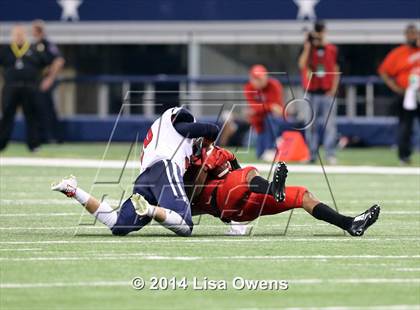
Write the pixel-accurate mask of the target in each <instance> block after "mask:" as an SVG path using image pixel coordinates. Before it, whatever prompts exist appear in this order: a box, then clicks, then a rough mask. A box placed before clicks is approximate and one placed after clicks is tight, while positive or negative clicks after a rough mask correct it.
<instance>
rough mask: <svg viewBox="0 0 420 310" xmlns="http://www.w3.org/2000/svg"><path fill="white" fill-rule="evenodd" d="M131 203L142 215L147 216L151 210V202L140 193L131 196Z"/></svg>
mask: <svg viewBox="0 0 420 310" xmlns="http://www.w3.org/2000/svg"><path fill="white" fill-rule="evenodd" d="M130 200H131V203H132V204H133V206H134V209H135V210H136V213H137V214H138V215H140V216H146V215H147V213H148V211H149V206H150V204H149V203H148V202H147V200H146V199H145V198H144V197H143V196H142V195H140V194H137V193H136V194H133V196H131V198H130Z"/></svg>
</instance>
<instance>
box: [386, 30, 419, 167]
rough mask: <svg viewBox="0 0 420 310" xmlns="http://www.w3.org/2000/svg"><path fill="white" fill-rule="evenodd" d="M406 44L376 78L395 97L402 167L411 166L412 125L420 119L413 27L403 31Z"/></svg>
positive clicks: (416, 35)
mask: <svg viewBox="0 0 420 310" xmlns="http://www.w3.org/2000/svg"><path fill="white" fill-rule="evenodd" d="M405 37H406V44H403V45H400V46H398V47H396V48H394V49H393V50H392V51H391V52H389V54H388V55H387V56H386V58H385V59H384V61H383V62H382V64H381V65H380V66H379V69H378V71H379V74H380V76H381V77H382V79H383V80H384V82H385V84H386V85H387V86H388V87H389V88H390V89H391V90H392V91H393V92H394V93H395V102H396V104H397V111H398V118H399V125H398V156H399V159H400V161H401V163H402V164H408V163H410V156H411V152H412V143H411V135H412V133H413V121H414V119H415V118H416V116H417V117H419V115H420V108H419V106H418V100H417V99H416V92H418V90H419V85H420V42H419V41H420V38H419V32H418V30H417V28H416V26H415V25H409V26H407V28H406V30H405Z"/></svg>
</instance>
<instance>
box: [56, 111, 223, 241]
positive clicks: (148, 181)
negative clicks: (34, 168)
mask: <svg viewBox="0 0 420 310" xmlns="http://www.w3.org/2000/svg"><path fill="white" fill-rule="evenodd" d="M218 133H219V128H218V126H217V125H215V124H211V123H200V122H196V121H195V119H194V116H193V115H192V114H191V113H190V112H189V111H188V110H186V109H185V108H171V109H168V110H166V111H165V112H164V113H163V114H162V116H161V117H160V118H158V119H157V120H156V121H155V122H154V123H153V124H152V126H151V127H150V129H149V131H148V132H147V135H146V138H145V139H144V143H143V152H142V155H141V169H140V175H139V176H138V177H137V179H136V181H135V185H134V189H133V195H132V196H131V197H130V198H129V199H127V200H126V201H125V202H124V203H123V205H122V206H121V208H120V209H119V210H118V213H117V212H116V210H113V209H112V208H111V206H110V205H109V204H108V203H107V202H105V201H103V202H99V201H98V200H97V199H96V198H94V197H92V196H90V195H89V194H88V193H86V192H85V191H83V190H82V189H81V188H79V187H77V180H76V178H75V177H73V176H71V177H69V178H65V179H63V180H62V181H61V182H60V183H58V184H53V185H52V187H51V189H52V190H54V191H59V192H62V193H64V194H65V195H67V196H68V197H74V198H75V199H76V200H77V201H78V202H79V203H80V204H82V205H83V206H84V207H85V208H86V210H87V211H88V212H89V213H91V214H92V215H93V216H95V217H96V218H97V219H98V220H99V221H100V222H102V223H103V224H105V225H106V226H108V227H109V228H110V229H111V231H112V233H113V234H114V235H119V236H123V235H126V234H128V233H130V232H132V231H137V230H140V229H141V228H143V227H144V226H145V225H147V224H148V223H150V221H151V220H152V219H155V220H156V221H157V222H159V223H160V224H161V225H163V226H164V227H166V228H168V229H169V230H172V231H173V232H175V233H176V234H177V235H180V236H190V235H191V232H192V229H193V222H192V217H191V207H190V202H189V200H188V197H187V195H186V193H185V189H184V183H183V176H184V173H185V170H186V168H187V166H188V164H189V158H190V156H191V154H192V144H193V143H192V141H193V140H192V139H193V138H199V137H204V138H206V139H207V140H209V141H214V140H216V138H217V135H218Z"/></svg>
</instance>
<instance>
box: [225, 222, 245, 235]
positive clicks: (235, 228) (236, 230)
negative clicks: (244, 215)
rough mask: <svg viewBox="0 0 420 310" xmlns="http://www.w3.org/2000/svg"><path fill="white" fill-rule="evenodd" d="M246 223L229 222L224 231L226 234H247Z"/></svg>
mask: <svg viewBox="0 0 420 310" xmlns="http://www.w3.org/2000/svg"><path fill="white" fill-rule="evenodd" d="M247 230H248V225H246V224H242V223H239V222H234V221H231V222H230V228H229V230H228V231H227V232H226V235H227V236H245V235H246V234H247Z"/></svg>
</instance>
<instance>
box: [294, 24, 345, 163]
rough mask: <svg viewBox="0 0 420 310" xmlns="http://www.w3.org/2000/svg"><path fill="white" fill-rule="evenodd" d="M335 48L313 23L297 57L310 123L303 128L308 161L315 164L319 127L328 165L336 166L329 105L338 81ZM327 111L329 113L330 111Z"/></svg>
mask: <svg viewBox="0 0 420 310" xmlns="http://www.w3.org/2000/svg"><path fill="white" fill-rule="evenodd" d="M337 59H338V49H337V47H336V46H335V45H334V44H331V43H328V42H327V41H326V39H325V24H324V23H323V22H320V21H318V22H316V23H315V25H314V31H312V32H310V33H309V34H308V36H307V38H306V41H305V43H304V45H303V50H302V53H301V55H300V57H299V69H300V70H301V75H302V86H303V88H304V89H305V91H306V92H307V95H306V98H307V99H308V100H309V102H310V105H311V108H312V111H313V113H309V114H310V116H309V117H310V118H312V117H314V118H313V123H312V124H311V126H309V127H308V128H307V129H306V139H307V143H308V145H309V148H310V151H311V162H315V160H316V155H317V149H318V146H319V143H320V141H319V140H320V137H319V128H318V126H323V127H322V128H324V126H325V129H324V130H323V136H324V137H323V138H324V143H323V145H324V147H325V152H326V156H327V162H328V163H329V164H336V162H337V160H336V157H335V151H336V136H337V126H336V113H337V110H336V107H335V105H334V104H333V100H334V96H335V94H336V92H337V88H338V82H339V70H340V68H339V66H338V63H337ZM330 110H331V112H330Z"/></svg>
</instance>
